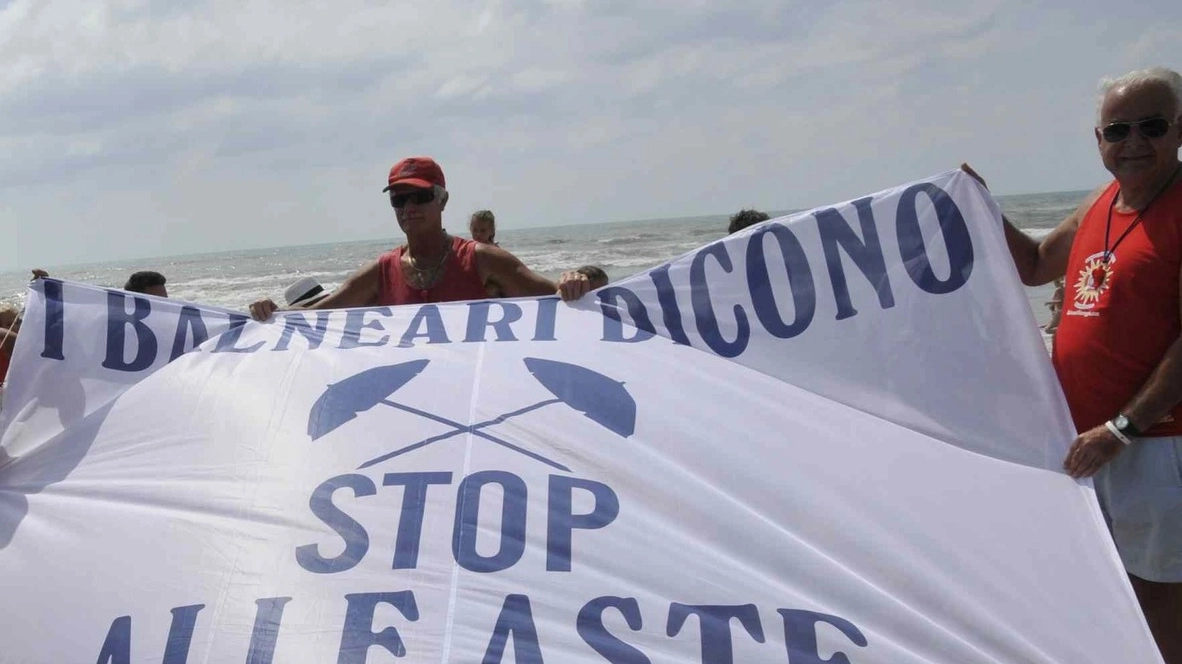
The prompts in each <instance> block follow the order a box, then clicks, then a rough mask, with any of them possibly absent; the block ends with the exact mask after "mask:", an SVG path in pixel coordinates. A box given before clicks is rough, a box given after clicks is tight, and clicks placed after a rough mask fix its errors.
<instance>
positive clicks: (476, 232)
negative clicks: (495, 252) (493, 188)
mask: <svg viewBox="0 0 1182 664" xmlns="http://www.w3.org/2000/svg"><path fill="white" fill-rule="evenodd" d="M468 232H469V233H471V234H472V239H473V240H476V241H477V242H483V243H485V244H491V245H496V246H500V245H497V218H496V217H495V216H493V213H492V210H477V211H476V212H473V213H472V217H471V218H470V219H469V220H468Z"/></svg>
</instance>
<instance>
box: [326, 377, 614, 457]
mask: <svg viewBox="0 0 1182 664" xmlns="http://www.w3.org/2000/svg"><path fill="white" fill-rule="evenodd" d="M524 362H525V365H526V368H527V369H529V372H530V374H531V375H532V376H533V377H534V378H535V379H536V380H537V381H538V382H539V383H541V384H542V386H543V387H545V388H546V389H547V390H549V391H550V393H551V394H553V395H554V398H553V399H547V400H545V401H539V402H538V403H535V404H531V405H529V406H526V407H524V408H519V409H517V410H515V411H511V412H508V413H504V414H502V415H499V416H497V417H495V418H493V419H491V420H486V421H484V422H478V423H476V424H470V425H465V424H461V423H459V422H456V421H454V420H451V419H448V418H446V417H442V416H440V415H436V414H434V413H431V412H428V411H425V410H422V409H419V408H414V407H412V406H407V405H406V404H402V403H398V402H397V401H392V400H391V399H389V397H390V396H391V395H392V394H393V393H394V392H395V391H397V390H398V389H400V388H401V387H403V386H404V385H406V384H407V383H408V382H410V380H411V379H413V378H414V377H415V376H417V375H419V373H421V372H422V370H423V369H424V368H425V367H426V366H427V363H428V360H414V361H411V362H403V363H401V364H395V365H391V366H386V367H375V368H373V369H367V370H366V371H363V372H361V373H359V374H357V375H355V376H350V377H349V378H346V379H344V380H342V381H340V382H338V383H334V384H332V385H329V386H328V389H326V390H325V392H324V394H322V395H321V396H320V398H319V399H317V400H316V403H315V404H314V405H313V406H312V411H311V412H310V413H309V415H308V435H309V436H311V438H312V440H317V439H318V438H320V437H322V436H324V435H325V434H328V433H329V432H331V431H334V430H335V429H337V428H338V427H340V426H341V425H343V424H345V423H346V422H349V421H350V420H352V419H354V418H355V417H357V414H358V413H361V412H364V411H367V410H369V409H371V408H373V407H374V406H376V405H378V404H382V405H386V406H390V407H392V408H397V409H398V410H402V411H405V412H408V413H412V414H414V415H418V416H420V417H424V418H426V419H429V420H432V421H435V422H439V423H441V424H446V425H448V426H450V427H451V428H452V430H451V431H448V432H446V433H442V434H439V435H436V436H432V437H430V438H425V439H423V440H420V441H418V442H415V443H412V444H410V445H407V446H405V447H402V448H399V449H397V450H394V451H392V452H388V453H386V454H383V455H381V456H379V457H376V458H374V459H370V460H369V461H367V462H365V463H363V464H362V465H361V466H360V468H362V469H364V468H369V467H370V466H373V465H376V464H379V463H381V462H383V461H386V460H388V459H391V458H394V457H396V456H399V455H401V454H405V453H407V452H410V451H412V450H416V449H419V448H420V447H425V446H427V445H430V444H431V443H434V442H438V441H440V440H445V439H447V438H451V437H452V436H456V435H458V434H461V433H471V434H473V435H475V436H478V437H480V438H483V439H485V440H488V441H490V442H493V443H496V444H498V445H501V446H503V447H506V448H508V449H511V450H513V451H515V452H518V453H520V454H524V455H525V456H528V457H530V458H532V459H536V460H538V461H541V462H542V463H545V464H547V465H549V466H553V467H554V468H558V469H559V470H563V471H566V472H570V469H569V468H567V467H566V466H563V465H562V464H560V463H557V462H554V461H551V460H550V459H547V458H545V457H543V456H541V455H539V454H537V453H535V452H531V451H530V450H527V449H524V448H522V447H520V446H518V445H515V444H513V443H510V442H508V441H506V440H503V439H501V438H498V437H496V436H493V435H491V434H489V433H487V432H485V431H483V429H485V428H487V427H490V426H493V425H496V424H500V423H502V422H504V421H506V420H508V419H509V418H512V417H517V416H518V415H523V414H525V413H528V412H530V411H533V410H538V409H539V408H544V407H545V406H549V405H551V404H556V403H565V404H566V405H567V406H569V407H571V408H573V409H574V410H577V411H579V412H581V413H583V415H584V416H586V417H587V418H589V419H590V420H591V421H593V422H596V423H597V424H599V425H600V426H603V427H605V428H607V429H608V430H609V431H612V432H614V433H616V434H617V435H619V436H622V437H624V438H627V437H628V436H631V435H632V433H633V431H634V430H635V426H636V402H635V401H634V400H633V399H632V395H630V394H629V393H628V391H627V389H626V388H625V387H624V384H623V383H621V382H618V381H615V380H612V379H611V378H608V377H607V376H604V375H603V374H600V373H597V372H594V371H591V370H590V369H587V368H584V367H580V366H578V365H576V364H570V363H567V362H558V361H556V360H544V359H540V358H534V357H527V358H525V360H524Z"/></svg>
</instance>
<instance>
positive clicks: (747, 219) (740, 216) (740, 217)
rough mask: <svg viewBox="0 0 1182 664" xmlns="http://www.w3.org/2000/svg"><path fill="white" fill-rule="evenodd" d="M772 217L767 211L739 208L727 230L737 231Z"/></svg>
mask: <svg viewBox="0 0 1182 664" xmlns="http://www.w3.org/2000/svg"><path fill="white" fill-rule="evenodd" d="M770 218H771V217H769V216H767V214H766V213H763V212H760V211H759V210H739V211H738V212H736V213H735V214H733V215H731V221H730V224H728V225H727V227H726V232H727V233H735V232H738V231H741V230H743V229H744V228H747V227H748V226H753V225H755V224H758V223H760V222H763V221H767V220H768V219H770Z"/></svg>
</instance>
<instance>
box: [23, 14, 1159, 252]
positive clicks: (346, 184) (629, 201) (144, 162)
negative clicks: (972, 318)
mask: <svg viewBox="0 0 1182 664" xmlns="http://www.w3.org/2000/svg"><path fill="white" fill-rule="evenodd" d="M1168 7H1169V6H1168V5H1162V6H1161V7H1153V6H1146V7H1142V6H1138V7H1137V8H1129V9H1128V11H1129V12H1130V17H1129V20H1128V21H1121V22H1119V23H1114V22H1111V21H1109V19H1108V16H1106V15H1105V14H1104V13H1103V12H1101V11H1100V10H1099V8H1086V7H1080V6H1077V5H1075V4H1066V3H1064V4H1062V5H1060V6H1056V5H1053V4H1045V3H1041V4H1037V5H1030V4H1028V3H1021V2H1018V1H1017V0H990V1H988V2H980V3H973V4H972V5H967V6H966V5H955V6H953V5H950V4H949V3H946V2H943V3H940V2H929V1H927V0H901V1H900V2H897V3H887V4H884V3H878V2H870V1H868V0H852V1H851V0H847V1H842V2H834V3H814V2H803V1H801V2H784V1H783V0H777V1H762V0H736V1H735V2H731V3H727V4H723V3H715V2H697V1H691V2H646V3H636V2H632V1H628V2H625V1H623V0H598V1H596V2H579V1H574V0H571V1H541V0H535V1H532V2H512V1H509V0H492V1H489V2H467V1H464V2H458V1H442V2H435V3H426V4H420V5H408V4H393V5H391V4H387V3H379V2H370V1H366V0H340V1H339V2H337V3H331V4H329V3H324V4H319V3H312V4H306V3H297V4H292V3H280V2H277V1H250V2H222V1H219V0H214V1H209V2H186V3H180V2H137V1H115V0H107V1H101V0H99V1H95V2H89V3H86V4H84V5H68V4H62V3H39V2H33V1H30V0H13V1H12V2H9V3H8V4H6V5H2V6H0V60H2V61H3V62H5V67H3V68H0V197H2V198H3V200H5V207H4V209H3V210H2V211H0V213H2V214H3V216H2V217H0V223H2V224H3V225H4V231H5V236H6V237H8V238H10V242H13V243H16V244H17V245H18V246H20V247H21V250H20V254H19V259H17V258H14V257H13V256H11V255H9V256H2V257H0V265H5V264H6V265H8V266H9V267H23V265H13V263H14V261H16V260H22V261H25V260H27V261H32V262H40V263H48V264H52V263H57V262H69V261H75V260H86V259H94V258H101V257H105V256H133V255H145V256H151V255H160V254H165V253H182V252H188V251H195V250H214V249H225V248H235V247H249V246H265V245H268V244H275V243H279V242H283V243H300V242H311V241H319V240H321V239H322V238H323V237H324V232H325V230H326V228H327V229H331V231H332V233H333V234H334V235H333V237H338V238H340V239H361V238H377V237H389V236H391V235H395V234H396V229H395V228H394V225H393V222H392V219H391V217H390V213H389V209H388V205H386V203H385V202H384V200H383V199H382V197H381V195H380V188H381V186H382V184H383V183H384V178H385V172H386V170H387V169H388V168H389V165H390V163H392V162H393V161H394V160H396V159H397V158H399V157H401V156H405V155H408V154H432V155H434V156H436V157H437V158H438V159H439V160H440V162H441V163H442V164H443V166H444V168H445V169H446V170H447V174H448V179H449V183H451V185H452V193H453V196H452V203H451V206H450V209H449V215H455V216H462V215H463V214H464V213H465V212H466V211H467V210H468V209H475V208H477V207H491V208H493V209H495V210H497V213H498V219H499V220H504V221H503V223H504V224H505V225H506V227H514V226H524V225H545V224H554V223H573V222H592V221H609V220H622V219H630V218H638V217H668V216H676V215H695V214H706V213H722V212H727V211H728V210H731V209H734V208H737V207H739V206H745V205H746V206H749V205H755V206H757V207H766V208H773V209H785V208H792V207H803V206H808V205H814V204H821V203H827V202H833V201H836V200H841V199H846V198H850V197H853V196H857V195H860V194H863V193H867V192H869V191H872V190H875V189H878V188H882V187H886V186H891V185H894V184H899V183H901V182H904V181H906V180H909V179H913V178H916V177H922V176H925V175H929V174H931V173H933V172H936V171H939V170H944V169H946V168H949V167H952V166H954V165H955V164H956V163H959V161H961V160H963V159H969V160H971V161H973V162H974V163H975V164H977V165H978V166H979V167H980V168H981V169H983V171H984V172H986V173H987V174H988V175H989V178H990V182H991V184H992V185H993V186H994V188H995V190H999V191H1003V192H1005V191H1037V190H1048V189H1073V188H1080V187H1086V186H1089V185H1090V184H1092V183H1093V182H1095V181H1096V180H1098V179H1099V178H1101V177H1102V176H1103V172H1102V171H1101V170H1099V169H1098V164H1097V163H1096V161H1095V159H1094V155H1093V154H1092V147H1091V146H1090V145H1089V143H1088V141H1087V140H1086V138H1087V132H1088V131H1089V127H1090V110H1091V109H1090V108H1087V106H1088V105H1089V104H1091V103H1092V101H1093V99H1094V97H1093V95H1094V89H1095V81H1096V80H1097V79H1098V78H1099V77H1100V76H1101V75H1104V74H1110V73H1115V72H1119V71H1122V70H1127V69H1129V68H1132V67H1136V66H1145V65H1147V64H1157V63H1159V62H1167V63H1168V62H1169V60H1168V58H1169V57H1170V56H1171V55H1173V51H1172V50H1170V49H1172V48H1173V44H1176V43H1177V36H1178V34H1179V31H1180V30H1182V19H1179V18H1173V19H1171V18H1170V17H1171V16H1177V12H1176V11H1173V12H1171V11H1169V10H1168ZM1150 17H1152V18H1153V20H1152V21H1148V19H1149V18H1150ZM1140 19H1145V20H1140ZM1140 26H1148V27H1145V28H1144V30H1142V29H1141V27H1140ZM1128 44H1132V47H1130V48H1126V46H1127V45H1128ZM82 210H84V211H85V213H84V214H83V213H80V211H82ZM29 220H35V223H30V222H29ZM96 224H97V225H98V226H99V227H101V228H102V229H104V231H105V234H104V233H96V232H93V231H92V230H91V229H92V228H93V227H94V225H96ZM49 228H51V229H54V232H53V233H46V232H44V229H49Z"/></svg>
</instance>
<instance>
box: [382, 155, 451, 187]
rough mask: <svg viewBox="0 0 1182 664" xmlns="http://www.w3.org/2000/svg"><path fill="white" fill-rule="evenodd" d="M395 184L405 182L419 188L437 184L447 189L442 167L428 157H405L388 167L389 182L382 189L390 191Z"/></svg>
mask: <svg viewBox="0 0 1182 664" xmlns="http://www.w3.org/2000/svg"><path fill="white" fill-rule="evenodd" d="M396 184H405V185H409V186H411V187H418V188H419V189H430V188H431V187H433V186H435V185H439V186H440V187H443V188H444V189H447V181H446V180H444V179H443V169H442V168H440V167H439V164H437V163H435V160H434V159H432V158H430V157H407V158H406V159H403V160H402V161H400V162H398V163H397V164H394V166H393V167H392V168H390V178H389V184H387V185H386V188H385V189H383V190H382V191H390V189H391V188H392V187H393V186H394V185H396Z"/></svg>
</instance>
